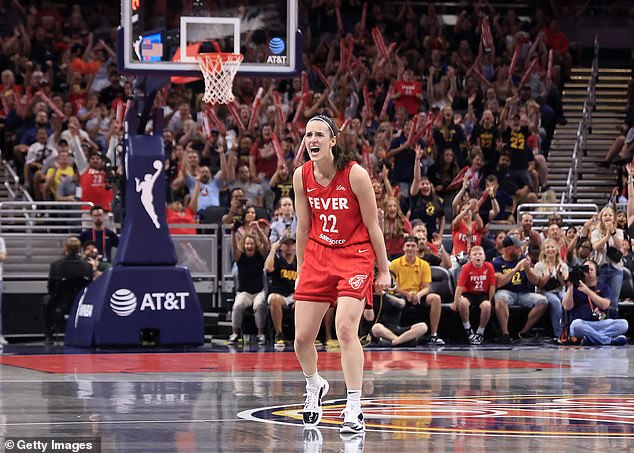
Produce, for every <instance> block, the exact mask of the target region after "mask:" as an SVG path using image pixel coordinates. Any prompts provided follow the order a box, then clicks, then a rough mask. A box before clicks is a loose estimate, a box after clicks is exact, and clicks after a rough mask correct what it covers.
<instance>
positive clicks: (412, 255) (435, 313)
mask: <svg viewBox="0 0 634 453" xmlns="http://www.w3.org/2000/svg"><path fill="white" fill-rule="evenodd" d="M417 251H418V239H417V238H416V236H412V235H407V236H405V239H404V241H403V252H404V255H403V256H401V257H400V258H397V259H395V260H394V261H392V262H391V263H390V272H391V273H392V274H393V275H394V279H395V281H396V289H395V290H394V292H395V294H396V295H397V297H398V296H400V297H398V298H399V299H400V300H401V302H402V303H401V304H400V305H402V306H403V307H405V306H406V304H409V305H410V306H411V309H412V311H414V312H415V313H414V316H416V317H418V313H417V312H419V311H420V306H421V305H423V304H424V305H427V306H429V307H430V310H429V325H430V328H431V335H430V336H429V337H428V340H429V343H430V344H432V345H443V344H445V341H444V340H443V339H442V338H440V337H439V336H438V324H439V323H440V311H441V300H440V296H439V295H438V294H436V293H432V292H430V286H431V268H430V267H429V264H427V263H426V262H425V261H423V260H421V259H420V258H418V257H417V256H416V252H417Z"/></svg>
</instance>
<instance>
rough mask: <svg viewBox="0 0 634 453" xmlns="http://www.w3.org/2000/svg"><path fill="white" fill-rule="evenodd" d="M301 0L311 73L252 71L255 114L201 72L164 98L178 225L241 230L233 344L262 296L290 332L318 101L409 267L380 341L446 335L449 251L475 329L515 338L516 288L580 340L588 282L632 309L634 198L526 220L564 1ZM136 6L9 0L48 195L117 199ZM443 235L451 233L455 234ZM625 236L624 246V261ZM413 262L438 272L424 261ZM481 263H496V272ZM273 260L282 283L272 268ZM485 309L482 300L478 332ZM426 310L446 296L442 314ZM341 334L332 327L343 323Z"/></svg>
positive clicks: (553, 111) (259, 317)
mask: <svg viewBox="0 0 634 453" xmlns="http://www.w3.org/2000/svg"><path fill="white" fill-rule="evenodd" d="M299 3H300V23H301V28H302V29H303V32H304V42H303V45H304V48H303V67H304V71H303V73H302V75H300V76H297V77H296V78H293V79H286V80H275V79H270V78H262V79H254V78H246V77H244V78H241V77H238V78H236V80H235V83H234V88H233V92H234V95H235V97H236V103H237V112H238V116H239V117H240V120H241V121H240V122H239V121H237V118H236V117H234V116H233V115H232V114H231V113H230V112H229V110H228V109H226V108H224V107H223V106H219V108H218V109H217V116H218V117H219V119H220V121H221V123H222V124H220V125H215V126H214V125H213V124H212V127H211V128H209V127H205V123H206V121H205V120H204V119H203V117H204V115H205V112H204V105H203V104H202V101H201V96H202V93H203V88H202V87H203V84H202V82H201V81H198V82H192V83H188V84H176V83H171V84H170V85H169V87H167V88H166V89H164V90H161V91H160V92H159V94H158V95H157V97H156V100H155V105H154V107H155V108H161V109H163V113H164V118H165V126H166V127H165V131H164V133H163V142H164V147H165V155H166V158H165V172H166V175H167V178H168V185H167V186H168V193H167V200H168V206H167V216H168V219H169V223H170V224H172V225H174V224H183V225H190V226H191V225H192V224H195V223H198V222H201V223H205V222H207V223H222V224H224V225H227V226H229V227H230V228H231V230H232V235H233V257H234V260H235V262H236V267H237V275H238V290H237V295H236V298H235V303H234V305H233V317H232V319H233V334H232V336H231V338H230V342H236V341H238V338H239V335H240V329H241V319H242V315H243V313H244V311H245V309H246V307H249V306H252V307H253V309H254V312H255V319H256V325H257V329H258V342H262V343H263V342H265V341H266V332H265V327H266V318H267V310H268V308H269V307H270V311H271V317H272V319H273V324H274V329H275V335H276V341H279V342H281V343H283V342H284V334H283V332H282V321H281V313H282V309H283V308H284V307H287V306H292V292H293V288H294V284H293V283H292V282H293V281H294V277H295V273H294V270H293V265H292V263H293V259H294V258H293V255H294V245H293V244H294V229H295V228H296V218H295V216H294V211H293V185H292V174H293V170H294V168H295V167H296V166H297V164H298V163H301V161H302V160H303V159H304V155H303V150H302V149H301V148H300V144H301V142H302V134H303V129H304V126H305V123H306V121H307V120H308V119H309V118H310V117H312V116H313V115H315V114H325V115H328V116H330V117H332V118H335V119H336V121H337V123H338V125H339V126H340V129H341V132H340V134H339V137H338V141H337V143H338V146H340V147H343V148H346V149H348V150H354V151H356V154H357V157H358V161H359V163H360V164H361V165H362V166H363V167H364V168H365V169H366V170H367V171H368V173H369V174H370V175H371V177H372V180H373V186H374V190H375V194H376V200H377V204H378V207H379V216H380V223H381V225H382V226H383V231H384V235H385V240H386V246H387V248H388V255H389V257H390V259H391V260H392V267H393V269H392V270H393V272H394V274H395V275H396V289H395V290H394V291H393V292H392V294H391V295H390V297H386V300H389V301H390V303H389V304H388V305H389V306H390V308H389V310H387V311H388V312H389V311H394V312H395V314H392V315H391V316H392V317H391V318H390V319H391V321H390V322H386V321H385V319H382V320H380V321H381V322H380V323H378V322H377V323H375V324H374V327H373V328H372V333H373V334H374V335H375V336H376V337H377V338H382V339H383V340H382V341H383V342H388V343H390V344H392V345H398V344H409V343H411V342H412V341H415V340H417V339H418V338H419V337H422V336H424V335H427V337H428V340H429V341H430V342H431V343H436V344H443V343H444V341H443V340H442V339H441V338H440V337H439V336H438V332H437V329H438V323H439V319H440V316H441V299H440V297H439V296H438V295H437V294H434V293H431V292H430V289H429V287H430V285H429V284H430V282H431V272H430V265H431V266H439V267H442V268H445V269H447V270H448V271H449V272H450V273H451V278H452V279H453V280H454V282H455V283H456V286H457V288H458V289H457V291H456V295H455V299H454V300H453V301H452V303H451V308H452V309H453V310H454V311H455V312H456V313H459V315H460V318H461V320H462V323H463V326H464V328H465V334H466V337H465V338H466V340H467V341H469V342H471V343H473V344H480V343H481V342H482V341H483V334H484V329H485V327H486V326H487V323H488V320H489V318H491V317H493V316H494V315H495V317H496V318H497V323H498V325H499V332H498V340H499V341H501V342H509V341H511V339H510V336H509V331H508V326H507V325H506V323H507V321H508V314H509V310H508V307H509V306H512V305H518V304H519V305H522V306H526V307H528V308H530V311H529V314H528V319H527V321H526V324H525V326H524V327H523V328H522V330H521V331H520V333H519V335H520V336H524V335H526V334H527V333H528V332H529V330H530V329H531V327H532V326H533V325H534V324H535V323H536V322H537V321H538V320H539V318H540V317H541V316H542V315H544V314H545V313H546V312H548V313H549V315H550V319H551V321H552V330H553V336H554V337H557V338H559V337H561V335H562V334H561V331H562V329H564V328H566V326H569V325H570V323H569V322H568V323H566V322H564V320H565V318H566V316H565V313H568V312H570V311H572V312H574V313H577V311H579V312H583V313H581V315H579V316H581V317H583V316H586V315H587V313H585V311H583V310H577V311H575V310H576V308H575V307H577V299H579V298H580V297H581V296H579V295H578V293H583V294H584V295H587V294H589V293H587V291H593V292H598V294H599V295H600V296H601V297H599V296H597V297H596V299H597V302H596V303H595V305H596V306H597V307H599V308H600V309H603V310H604V311H606V312H608V313H609V314H610V316H611V317H614V316H616V309H617V306H616V304H617V302H618V295H619V290H620V284H621V283H620V281H619V275H620V274H619V273H620V272H621V266H623V265H627V266H631V265H632V263H633V260H632V252H631V250H630V240H629V236H627V234H625V233H627V224H628V223H631V219H630V220H629V222H628V219H627V217H626V218H625V225H623V224H622V223H619V222H620V221H619V215H620V213H615V212H614V211H613V210H612V209H611V208H606V209H603V210H602V211H601V212H600V213H599V215H598V216H597V217H596V218H593V219H590V220H589V221H588V223H586V224H585V225H584V226H583V228H579V229H578V230H577V229H575V228H568V229H567V230H566V231H564V230H563V228H565V227H567V226H566V225H561V224H560V223H559V222H558V221H557V219H556V218H555V217H553V218H552V222H551V223H550V225H549V226H548V228H546V229H544V230H543V231H537V230H535V229H534V228H533V225H532V218H531V216H530V214H526V215H525V216H523V217H522V219H521V222H520V225H519V226H518V227H515V226H514V225H515V224H516V221H515V219H516V208H517V206H518V205H520V204H521V203H525V202H538V201H539V196H540V194H541V195H542V196H544V197H546V198H548V197H552V196H553V193H552V191H550V190H549V184H548V153H549V150H550V144H551V141H552V137H553V133H554V129H555V127H556V126H557V124H564V123H565V122H566V119H565V118H564V116H563V109H562V100H561V93H562V89H563V84H564V82H565V81H566V80H567V78H568V77H569V75H570V70H571V66H572V62H573V57H572V55H571V52H570V49H569V43H568V40H567V37H566V35H565V33H563V32H562V31H561V29H560V14H562V12H561V11H557V10H547V9H546V10H545V9H541V8H537V9H535V10H534V11H533V13H532V14H531V17H529V18H528V19H527V20H522V19H521V18H520V17H518V14H517V13H516V12H515V11H514V10H513V9H512V8H505V9H499V8H497V7H495V6H494V5H492V4H491V3H489V2H487V1H481V2H475V3H470V4H468V5H467V6H465V8H464V9H463V10H461V11H459V13H458V14H457V17H456V22H455V25H447V24H445V23H443V20H442V17H441V15H439V14H438V13H437V11H436V9H435V7H434V4H433V3H429V4H428V5H427V6H425V7H424V8H423V7H421V6H418V5H417V6H414V5H412V4H410V2H407V1H406V2H400V4H398V5H397V6H393V5H392V6H386V5H383V4H378V3H375V2H369V7H368V11H367V17H365V18H364V20H362V19H361V18H362V8H363V6H362V2H359V1H353V0H342V1H341V2H340V4H341V9H340V13H341V16H342V21H341V24H340V26H339V24H338V21H337V20H336V18H335V17H336V15H337V14H336V9H337V8H336V3H338V2H335V1H334V0H312V1H308V0H305V1H300V2H299ZM118 7H119V5H118V4H112V5H110V4H107V3H104V2H101V3H99V4H97V5H91V7H90V8H86V7H85V6H80V5H79V4H73V5H65V6H63V7H57V6H55V5H53V4H52V3H51V2H49V1H47V0H43V1H41V2H37V6H36V4H35V2H28V1H27V2H21V3H18V2H15V1H13V2H10V1H3V2H0V10H2V12H3V15H6V16H5V17H7V18H9V17H10V18H11V20H6V21H3V22H2V23H0V70H1V71H2V73H1V75H2V76H1V82H2V85H1V87H0V97H1V98H2V104H1V105H0V119H1V120H2V134H1V136H0V147H1V149H2V156H3V158H4V159H5V160H6V161H7V162H9V163H10V165H12V166H14V167H15V168H16V170H17V173H18V174H19V175H20V177H21V178H22V183H23V184H24V187H25V188H26V189H27V190H28V192H29V194H30V196H32V197H33V199H34V200H56V201H59V202H64V201H67V200H81V201H86V202H91V203H93V204H94V205H97V206H100V207H102V208H103V210H104V211H105V212H106V213H107V212H110V211H112V212H114V213H115V217H117V216H118V212H119V210H120V209H121V201H120V199H119V196H118V193H117V183H116V181H117V177H118V176H120V175H121V172H122V168H121V166H120V162H121V156H120V154H119V152H120V147H119V146H118V145H119V142H120V139H121V133H122V124H121V121H120V117H118V116H117V111H118V109H120V108H122V105H123V104H124V103H125V101H126V100H127V99H128V98H129V96H130V95H131V93H132V91H133V86H134V79H133V78H132V77H130V76H126V75H123V74H120V73H119V72H118V71H117V68H116V65H115V60H116V55H115V53H114V51H113V50H112V49H113V48H114V47H115V43H114V41H113V37H114V35H115V34H114V30H115V27H116V25H117V24H116V23H117V21H118V18H119V11H118ZM379 41H384V43H383V45H379ZM385 49H387V50H385ZM259 88H262V89H263V95H262V97H261V100H260V101H261V102H259V103H257V102H254V100H255V99H256V97H258V96H257V93H258V89H259ZM276 99H279V100H280V102H279V103H278V102H276ZM631 105H632V103H630V107H629V108H630V114H629V115H628V117H627V119H626V127H627V128H628V129H630V133H628V132H627V129H625V130H624V135H623V138H622V139H620V140H621V141H617V143H615V145H614V147H613V148H614V150H617V151H614V150H612V149H611V150H610V153H611V154H610V155H608V157H607V159H606V161H609V160H610V159H612V158H613V157H614V156H615V155H616V154H618V153H619V152H621V153H622V155H623V156H625V155H626V154H625V153H626V152H630V153H631V143H632V139H633V137H634V135H632V134H631V127H632V123H631V120H632V115H631V109H632V107H631ZM255 106H257V109H255V110H254V107H255ZM252 116H253V117H254V119H255V120H254V121H253V122H251V121H250V118H251V117H252ZM216 126H222V127H216ZM149 132H151V126H150V129H149ZM621 148H622V149H621ZM297 154H299V155H297ZM624 158H625V157H624ZM630 178H631V176H630ZM623 188H624V190H625V191H627V188H626V187H625V185H624V186H623ZM102 212H103V211H102ZM98 214H99V212H98ZM196 231H197V230H196V229H191V228H187V227H182V228H174V229H172V233H173V234H179V233H196ZM443 234H444V235H445V236H446V237H447V236H451V239H452V240H451V243H452V247H451V248H450V249H449V248H445V246H443ZM85 239H86V238H85ZM87 239H88V240H89V242H90V241H92V243H90V244H88V246H94V243H95V242H96V246H97V247H99V245H100V244H99V241H98V240H96V239H95V238H92V239H91V238H87ZM84 246H86V245H85V244H84ZM611 249H618V251H622V253H623V255H625V258H624V259H623V260H621V259H619V260H615V259H611V258H610V257H609V253H607V251H608V250H611ZM99 252H100V254H101V255H103V254H104V251H103V250H100V251H99ZM613 257H614V256H613ZM628 257H629V258H628ZM591 259H594V260H595V262H596V264H597V265H598V270H597V269H595V271H597V272H595V274H596V275H595V276H596V277H597V278H598V281H599V283H598V285H599V286H598V287H596V286H592V285H596V279H595V280H589V281H588V282H587V283H582V284H581V285H577V287H575V289H574V291H573V289H571V288H572V286H571V285H570V284H568V283H566V282H567V281H568V278H567V276H568V274H569V272H568V269H567V266H566V263H567V264H568V266H569V267H571V268H572V267H574V266H578V265H579V264H584V263H589V260H591ZM488 263H492V264H491V265H489V264H488ZM589 266H590V267H591V268H592V265H589ZM466 268H469V272H465V269H466ZM412 269H417V270H419V271H420V272H418V277H417V278H413V277H412V275H411V272H413V271H412ZM482 269H486V270H488V272H489V275H488V276H487V277H486V278H485V279H483V280H482V279H481V280H477V279H479V278H481V275H480V274H478V272H480V271H481V270H482ZM265 272H266V273H268V274H269V277H270V278H269V280H270V282H269V284H268V285H265V284H264V283H262V284H260V282H264V281H265V278H264V273H265ZM491 273H493V274H494V275H493V276H491V275H490V274H491ZM590 274H591V272H590ZM584 275H588V272H586V273H585V274H584ZM621 275H622V274H621ZM471 276H473V278H476V280H477V281H478V282H480V283H478V285H480V284H482V285H483V286H481V287H480V286H477V285H476V287H474V286H473V282H471V281H469V280H466V279H468V278H471ZM584 278H585V277H584ZM621 279H622V277H621ZM582 280H583V279H582ZM474 281H475V280H474ZM267 286H268V295H267V294H266V293H267ZM489 288H491V289H490V290H489ZM577 288H578V289H577ZM587 297H590V298H591V299H593V298H594V296H589V295H588V296H587ZM605 298H607V299H609V303H608V306H604V305H605V303H604V302H605V301H604V300H603V299H605ZM573 299H574V303H573V301H572V300H573ZM599 299H601V300H600V301H599ZM267 303H268V307H267ZM470 306H472V307H477V308H479V310H480V313H481V316H480V318H479V325H478V327H476V328H475V329H473V328H472V327H471V324H470V320H469V316H468V314H469V307H470ZM423 307H429V312H430V314H429V318H430V319H429V320H428V321H427V323H425V322H423V316H427V315H426V314H424V313H426V311H425V310H423ZM566 307H573V308H571V309H569V308H566ZM564 308H565V310H564ZM410 309H411V310H410ZM408 310H410V311H411V313H405V312H407V311H408ZM562 313H563V314H562ZM366 319H367V320H371V319H374V313H366ZM404 321H407V323H405V324H406V325H404V324H403V322H404ZM327 327H328V326H327ZM412 329H413V330H412ZM568 330H569V329H568ZM408 332H409V333H408ZM411 332H414V333H415V334H412V333H411ZM568 333H569V332H568ZM619 335H620V334H619ZM588 336H591V335H584V337H588ZM331 339H332V336H331V334H330V328H328V329H327V334H326V338H325V340H326V341H327V340H331ZM606 341H607V340H606ZM619 341H621V340H619Z"/></svg>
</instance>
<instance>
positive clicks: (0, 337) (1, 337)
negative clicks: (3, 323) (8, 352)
mask: <svg viewBox="0 0 634 453" xmlns="http://www.w3.org/2000/svg"><path fill="white" fill-rule="evenodd" d="M5 344H9V342H8V341H7V339H6V338H4V335H0V345H3V346H4V345H5Z"/></svg>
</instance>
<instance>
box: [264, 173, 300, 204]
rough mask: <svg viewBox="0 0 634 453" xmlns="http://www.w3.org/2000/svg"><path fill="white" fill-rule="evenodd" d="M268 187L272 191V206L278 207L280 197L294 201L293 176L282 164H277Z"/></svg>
mask: <svg viewBox="0 0 634 453" xmlns="http://www.w3.org/2000/svg"><path fill="white" fill-rule="evenodd" d="M269 185H270V186H271V190H272V191H273V206H279V204H280V200H281V199H282V197H288V198H290V199H291V200H293V199H295V192H294V191H293V175H292V173H291V172H289V171H288V166H287V164H285V163H284V162H278V163H277V170H275V173H273V176H272V177H271V181H269Z"/></svg>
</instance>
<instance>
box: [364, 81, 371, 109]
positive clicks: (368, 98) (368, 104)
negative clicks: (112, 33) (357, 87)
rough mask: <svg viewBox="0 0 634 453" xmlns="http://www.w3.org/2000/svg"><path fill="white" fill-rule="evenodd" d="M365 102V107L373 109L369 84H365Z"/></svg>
mask: <svg viewBox="0 0 634 453" xmlns="http://www.w3.org/2000/svg"><path fill="white" fill-rule="evenodd" d="M363 104H364V105H365V108H367V109H371V108H372V107H371V105H372V104H370V93H369V92H368V86H367V85H363Z"/></svg>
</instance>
